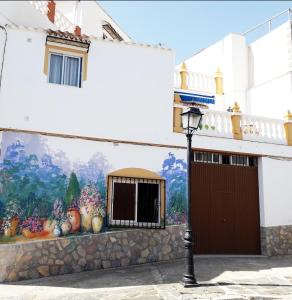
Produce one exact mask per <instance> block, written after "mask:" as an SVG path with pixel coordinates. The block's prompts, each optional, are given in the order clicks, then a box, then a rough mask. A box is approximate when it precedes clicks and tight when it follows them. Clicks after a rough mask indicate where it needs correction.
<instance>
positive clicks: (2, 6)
mask: <svg viewBox="0 0 292 300" xmlns="http://www.w3.org/2000/svg"><path fill="white" fill-rule="evenodd" d="M0 16H2V18H0V21H1V25H3V26H4V25H5V24H16V25H23V26H29V27H41V28H46V29H48V28H51V29H56V26H55V25H54V24H53V23H52V22H50V21H49V19H48V18H47V16H46V15H43V14H41V13H40V12H39V11H38V10H37V9H35V7H34V6H33V5H32V4H30V3H29V1H0Z"/></svg>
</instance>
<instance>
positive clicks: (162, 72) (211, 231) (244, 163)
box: [0, 1, 292, 281]
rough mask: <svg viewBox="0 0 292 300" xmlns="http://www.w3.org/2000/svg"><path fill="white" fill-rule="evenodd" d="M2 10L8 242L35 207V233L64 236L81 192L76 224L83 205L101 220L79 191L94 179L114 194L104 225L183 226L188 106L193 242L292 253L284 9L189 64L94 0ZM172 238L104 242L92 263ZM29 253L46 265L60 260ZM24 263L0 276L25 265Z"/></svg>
mask: <svg viewBox="0 0 292 300" xmlns="http://www.w3.org/2000/svg"><path fill="white" fill-rule="evenodd" d="M0 12H1V14H0V16H1V18H0V22H1V23H0V25H1V27H0V30H1V33H0V66H1V73H0V130H1V132H2V135H1V156H0V221H1V222H2V228H3V230H2V233H1V234H0V242H1V243H4V244H5V243H6V242H7V240H8V241H10V242H22V241H23V240H26V239H27V238H28V235H27V236H26V237H24V236H22V235H24V234H23V226H26V225H22V227H21V228H22V232H21V230H20V229H19V224H21V223H23V224H28V225H27V227H25V228H26V229H27V231H29V230H30V225H29V224H30V223H29V222H31V217H33V218H36V219H37V221H39V222H43V223H40V225H39V227H38V230H36V232H33V231H31V230H30V235H29V236H30V238H32V236H34V238H35V239H40V238H41V237H44V236H46V237H50V238H53V237H54V238H56V237H57V236H58V232H61V231H60V228H58V226H59V227H60V226H61V225H58V224H59V223H60V222H61V221H62V222H63V223H62V222H61V223H62V225H63V224H64V222H66V221H64V218H65V217H66V215H67V216H70V217H72V214H71V212H72V210H73V209H76V207H75V206H74V205H76V203H75V202H74V201H75V200H79V202H78V209H79V210H78V213H76V214H79V228H78V230H79V231H80V216H81V226H82V231H85V232H87V231H90V232H92V231H94V232H95V230H94V227H93V225H92V224H91V221H92V220H91V219H90V222H89V223H90V224H89V227H88V226H87V227H88V228H87V227H86V226H85V225H86V224H87V225H88V222H86V220H87V221H88V216H85V214H84V213H83V210H82V207H81V204H80V203H81V202H82V201H83V202H84V201H85V200H84V197H85V196H84V195H85V194H86V193H87V192H88V189H93V190H94V189H95V192H94V193H95V194H94V193H93V194H94V195H95V197H96V199H97V198H98V201H99V200H100V201H101V203H102V204H103V205H106V210H107V215H106V218H105V220H104V221H106V225H107V226H105V227H104V228H105V230H109V229H110V228H111V227H113V226H115V227H116V226H118V227H121V228H125V226H126V227H146V228H148V227H151V228H153V227H154V228H159V229H157V234H161V236H164V235H165V234H166V233H165V232H169V231H170V232H176V233H177V235H178V234H179V233H178V231H175V230H177V229H175V228H179V230H180V231H179V232H180V233H181V232H182V231H183V226H179V225H176V226H178V227H176V226H175V225H174V224H181V223H184V218H185V180H186V177H185V176H186V163H185V161H186V159H185V158H186V150H185V149H186V147H185V145H186V139H185V136H184V134H182V126H181V116H180V113H181V112H182V111H183V110H184V109H185V108H186V107H189V106H193V105H194V106H198V107H200V108H201V110H202V112H203V113H204V117H203V121H202V126H201V127H200V128H199V129H198V131H197V132H196V133H195V135H194V137H193V149H194V162H193V166H192V170H193V191H192V193H193V197H192V203H193V210H192V215H193V219H194V228H195V231H194V238H195V249H196V251H197V253H217V254H218V253H219V254H220V253H232V254H259V253H263V254H268V255H275V254H287V253H291V251H292V244H291V235H292V213H291V211H292V210H291V208H292V204H291V201H290V195H291V192H292V187H291V185H290V184H289V183H290V182H289V174H290V172H291V171H292V161H291V158H292V148H291V145H292V128H291V124H292V123H291V122H290V120H288V121H287V122H285V121H284V119H283V118H282V116H283V114H285V113H286V111H287V109H290V105H289V103H290V98H289V97H290V93H291V88H290V85H291V79H290V69H289V68H290V66H289V64H290V61H289V57H290V54H289V53H290V52H289V51H288V50H289V49H290V48H289V47H290V46H291V35H290V40H289V38H288V37H287V33H289V30H291V29H290V27H291V26H290V21H289V22H288V23H285V24H283V25H282V26H280V27H278V28H276V29H275V30H273V31H272V32H270V33H268V34H267V35H265V36H263V37H262V38H260V39H258V40H256V41H254V42H252V43H251V44H247V43H246V41H245V37H244V36H243V35H238V34H230V35H228V36H227V37H226V38H224V39H223V40H222V41H219V42H218V43H216V44H214V45H212V46H210V47H208V48H206V49H205V50H203V51H201V52H200V53H198V54H197V55H194V56H193V57H191V58H189V59H188V60H186V62H185V63H186V66H187V69H185V66H183V68H182V69H181V66H177V67H176V68H175V66H174V52H173V51H172V50H170V49H165V48H162V47H157V46H150V45H143V44H136V43H134V42H133V41H132V40H131V39H130V37H128V35H127V34H126V33H125V32H124V31H123V30H122V29H121V28H120V27H119V26H118V25H117V24H116V23H115V22H114V21H113V20H112V19H111V18H110V17H109V16H108V15H107V14H106V13H105V12H104V11H103V9H102V8H101V7H100V6H99V5H98V4H97V3H96V2H90V1H84V2H83V1H81V2H79V1H57V2H56V3H55V2H54V1H22V2H13V1H2V2H0ZM20 12H21V13H20ZM288 28H289V29H288ZM266 48H268V49H269V51H267V50H266ZM284 54H285V55H284ZM265 59H266V60H267V62H265ZM278 60H279V62H277V63H275V62H276V61H278ZM174 70H175V72H174ZM173 72H174V73H173ZM173 75H175V83H173ZM277 91H278V92H279V93H277ZM277 95H280V96H279V100H277V107H276V108H275V107H274V100H275V97H276V96H277ZM277 97H278V96H277ZM235 101H236V102H238V104H239V106H240V108H239V107H238V105H234V102H235ZM263 101H265V102H263ZM229 106H230V107H233V111H232V110H231V111H230V109H229V111H226V110H227V109H228V107H229ZM273 114H274V115H273ZM289 118H290V119H291V116H289ZM285 130H286V134H285ZM75 174H76V176H75ZM74 176H75V177H74ZM106 178H107V180H106ZM72 186H74V188H73V187H72ZM76 186H78V188H76ZM93 186H94V187H93ZM80 190H81V195H80ZM82 195H83V196H84V197H83V196H82ZM125 195H126V196H125ZM145 195H147V197H146V196H145ZM82 197H83V198H82ZM80 199H83V200H82V201H81V200H80ZM60 201H61V207H62V209H61V208H60V209H57V207H60ZM92 201H93V200H92ZM98 201H97V202H98ZM100 201H99V202H100ZM89 202H90V201H89ZM89 202H88V203H89ZM93 202H94V201H93ZM99 202H98V203H99ZM95 204H96V205H97V203H95ZM88 205H89V204H88ZM98 205H99V204H98ZM89 206H90V205H89ZM90 207H91V206H90ZM68 214H69V215H68ZM16 217H17V218H16ZM49 217H52V218H53V221H54V222H55V223H54V225H56V226H57V229H56V231H55V230H54V227H53V226H47V221H48V219H49ZM91 217H92V216H91ZM65 219H66V218H65ZM13 220H14V221H13ZM40 220H42V221H40ZM12 221H13V222H14V223H13V222H12ZM57 221H58V222H59V223H57ZM25 222H26V223H25ZM68 222H69V221H68ZM72 222H73V221H71V222H70V224H69V225H70V226H71V231H72V228H73V227H74V226H75V225H76V224H75V225H74V224H72ZM61 223H60V224H61ZM3 224H4V225H5V224H6V227H5V226H3ZM12 224H16V225H17V226H16V225H15V228H14V229H13V228H12ZM165 224H166V225H168V226H167V228H166V229H165V231H164V227H165ZM86 228H87V229H86ZM58 229H59V231H58ZM123 230H124V229H123ZM163 232H164V233H163ZM32 233H33V234H32ZM63 235H66V234H65V231H64V230H63ZM100 236H103V235H100ZM82 238H83V237H82ZM84 238H85V237H84ZM159 239H160V238H159ZM161 239H162V237H161ZM173 239H174V241H176V240H175V237H173ZM72 240H74V239H70V241H72ZM114 240H116V237H115V238H114ZM57 241H58V240H57ZM169 241H172V240H171V238H168V240H167V243H170V246H169V247H170V248H167V247H166V248H161V250H157V249H158V248H157V247H159V246H157V245H156V244H155V243H156V242H155V241H153V245H152V246H151V247H152V248H151V247H150V246H149V249H148V248H147V250H148V252H147V251H146V252H143V251H142V250H145V249H140V248H137V249H138V250H135V251H136V252H135V253H131V256H132V260H131V261H130V260H128V261H127V260H126V262H125V263H123V262H122V260H121V262H120V261H119V260H117V258H116V257H114V258H112V256H110V254H109V255H108V257H107V256H106V255H107V254H104V255H105V256H104V258H103V259H101V258H99V260H100V263H99V264H98V265H96V263H95V264H93V265H90V267H88V268H90V269H94V268H95V269H96V268H101V267H103V268H106V267H110V266H117V265H127V264H135V263H143V262H147V261H157V260H161V259H170V258H175V257H178V256H179V255H181V252H175V251H176V250H174V251H172V252H171V251H170V250H169V249H180V247H179V246H178V245H177V244H176V242H173V243H172V242H169ZM44 243H45V242H44ZM65 243H66V242H65ZM143 243H146V244H145V245H147V241H144V242H143ZM143 243H142V242H141V244H143ZM19 244H21V243H17V244H16V246H15V247H17V245H19ZM29 244H30V243H29ZM158 244H159V245H160V244H161V242H160V243H158ZM43 245H44V244H43ZM4 246H5V247H6V246H7V245H4ZM4 246H3V245H1V244H0V252H1V251H2V250H1V247H4ZM32 247H33V246H32ZM43 247H45V246H43ZM143 247H144V246H143ZM145 247H146V246H145ZM161 247H162V246H161ZM171 247H173V248H171ZM139 249H140V250H139ZM159 249H160V248H159ZM15 251H16V250H15ZM56 251H57V252H58V253H63V252H62V251H63V250H60V249H59V250H56ZM96 251H97V250H96ZM129 251H130V250H129ZM159 251H161V252H159ZM177 251H180V250H177ZM10 252H11V253H12V254H11V255H12V257H11V262H13V263H14V261H15V259H16V258H15V257H14V256H13V255H14V254H13V253H14V251H10ZM97 252H98V251H97ZM142 252H143V254H142ZM158 252H159V253H158ZM174 252H175V254H174ZM137 253H138V254H137ZM145 253H147V255H148V256H147V255H146V254H145ZM58 255H59V254H58ZM60 255H61V254H60ZM62 255H63V256H64V254H62ZM68 255H69V254H68ZM90 255H91V254H90ZM99 255H101V254H99ZM137 255H138V256H137ZM139 255H140V256H139ZM143 255H146V257H144V256H143ZM71 256H72V255H71V254H70V255H69V257H70V259H68V265H66V268H67V269H66V270H67V271H66V270H65V271H64V269H62V268H61V267H60V266H54V267H55V269H53V270H54V272H55V273H57V274H61V273H62V272H63V273H64V272H65V273H66V272H74V271H80V270H84V269H85V268H86V267H85V265H84V266H82V267H80V269H78V270H77V269H75V268H73V267H71V265H70V263H72V264H73V263H74V259H75V258H74V257H71ZM102 256H103V255H101V257H102ZM34 259H36V258H34V257H31V260H30V262H29V264H31V266H35V265H37V266H38V268H41V270H42V271H39V270H38V272H39V273H37V274H38V276H44V274H45V276H46V275H49V274H50V273H52V272H51V268H52V266H51V265H45V266H43V265H42V266H39V262H38V261H37V260H34ZM90 259H95V258H92V256H88V260H90ZM125 259H126V258H125ZM7 261H8V262H7V264H9V261H10V260H9V259H8V260H7ZM2 263H3V264H4V262H2ZM5 263H6V262H5ZM66 264H67V263H66ZM77 264H78V263H77ZM0 267H1V261H0ZM3 268H4V267H3ZM5 268H6V269H7V270H8V269H9V268H7V265H6V267H5ZM44 268H45V270H46V272H44ZM56 268H57V271H56ZM6 269H5V270H6ZM0 270H1V269H0ZM9 270H10V269H9ZM20 271H21V268H20V267H19V269H18V270H17V271H13V272H14V274H15V276H14V275H13V276H12V275H11V273H7V274H6V273H5V274H2V277H0V281H2V280H3V281H5V280H16V279H19V278H22V277H19V276H18V275H17V274H18V273H17V272H20ZM47 271H48V272H47ZM16 273H17V274H16ZM35 276H36V275H35ZM31 277H32V275H29V274H28V275H27V276H26V277H25V278H31Z"/></svg>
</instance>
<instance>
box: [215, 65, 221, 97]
mask: <svg viewBox="0 0 292 300" xmlns="http://www.w3.org/2000/svg"><path fill="white" fill-rule="evenodd" d="M215 85H216V94H217V95H223V73H222V72H221V70H220V69H219V68H218V69H217V71H216V73H215Z"/></svg>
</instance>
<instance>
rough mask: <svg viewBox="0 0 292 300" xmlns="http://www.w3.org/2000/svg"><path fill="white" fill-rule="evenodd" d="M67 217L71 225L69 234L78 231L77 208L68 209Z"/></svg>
mask: <svg viewBox="0 0 292 300" xmlns="http://www.w3.org/2000/svg"><path fill="white" fill-rule="evenodd" d="M67 217H68V219H69V222H70V224H71V231H70V232H71V233H74V232H77V231H79V230H80V213H79V211H78V209H77V208H69V209H68V211H67Z"/></svg>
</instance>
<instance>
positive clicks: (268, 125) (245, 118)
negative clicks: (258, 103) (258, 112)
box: [241, 114, 286, 144]
mask: <svg viewBox="0 0 292 300" xmlns="http://www.w3.org/2000/svg"><path fill="white" fill-rule="evenodd" d="M241 131H242V138H243V140H250V141H261V142H267V143H276V144H286V139H285V132H284V120H278V119H270V118H265V117H258V116H249V115H245V114H243V115H242V116H241Z"/></svg>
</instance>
